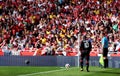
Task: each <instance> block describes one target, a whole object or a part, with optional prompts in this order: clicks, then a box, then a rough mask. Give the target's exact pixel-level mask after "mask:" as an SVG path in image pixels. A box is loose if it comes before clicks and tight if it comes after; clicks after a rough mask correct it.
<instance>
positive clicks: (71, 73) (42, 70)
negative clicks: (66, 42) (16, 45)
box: [0, 66, 120, 76]
mask: <svg viewBox="0 0 120 76" xmlns="http://www.w3.org/2000/svg"><path fill="white" fill-rule="evenodd" d="M0 76H120V69H119V68H118V69H117V68H107V69H104V68H100V67H90V72H86V70H84V71H82V72H81V71H80V68H78V67H70V68H69V69H65V68H64V67H63V68H61V67H40V66H37V67H31V66H0Z"/></svg>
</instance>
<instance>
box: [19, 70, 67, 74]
mask: <svg viewBox="0 0 120 76" xmlns="http://www.w3.org/2000/svg"><path fill="white" fill-rule="evenodd" d="M63 70H66V69H60V70H52V71H45V72H37V73H31V74H24V75H18V76H32V75H37V74H45V73H53V72H58V71H63Z"/></svg>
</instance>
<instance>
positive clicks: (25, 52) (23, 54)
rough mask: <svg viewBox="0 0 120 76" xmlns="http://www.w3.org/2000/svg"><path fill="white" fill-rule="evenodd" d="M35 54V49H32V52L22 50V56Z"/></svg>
mask: <svg viewBox="0 0 120 76" xmlns="http://www.w3.org/2000/svg"><path fill="white" fill-rule="evenodd" d="M33 54H34V52H33V51H31V52H29V51H21V52H20V55H21V56H33Z"/></svg>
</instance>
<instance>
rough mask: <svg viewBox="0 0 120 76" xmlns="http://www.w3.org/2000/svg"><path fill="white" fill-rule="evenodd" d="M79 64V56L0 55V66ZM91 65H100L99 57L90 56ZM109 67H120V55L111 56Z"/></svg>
mask: <svg viewBox="0 0 120 76" xmlns="http://www.w3.org/2000/svg"><path fill="white" fill-rule="evenodd" d="M66 63H69V64H70V65H71V66H78V64H79V63H78V57H77V56H74V57H72V56H0V66H64V65H65V64H66ZM90 65H91V66H100V64H99V57H90ZM109 67H112V68H120V57H109Z"/></svg>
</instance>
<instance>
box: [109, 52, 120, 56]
mask: <svg viewBox="0 0 120 76" xmlns="http://www.w3.org/2000/svg"><path fill="white" fill-rule="evenodd" d="M110 56H120V53H118V54H111V55H110Z"/></svg>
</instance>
